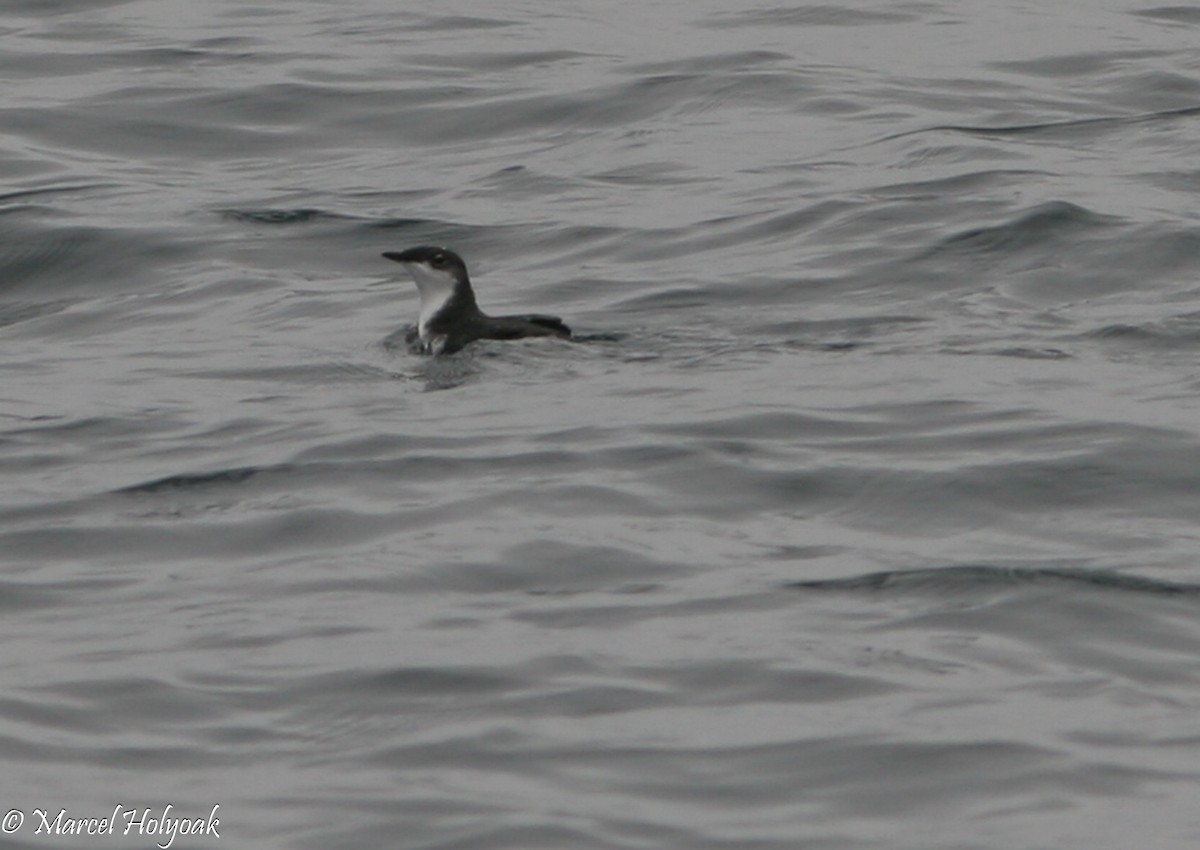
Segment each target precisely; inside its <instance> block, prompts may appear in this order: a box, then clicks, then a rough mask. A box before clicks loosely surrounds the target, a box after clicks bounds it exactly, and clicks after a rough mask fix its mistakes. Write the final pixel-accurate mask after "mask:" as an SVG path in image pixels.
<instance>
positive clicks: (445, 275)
mask: <svg viewBox="0 0 1200 850" xmlns="http://www.w3.org/2000/svg"><path fill="white" fill-rule="evenodd" d="M404 268H406V269H408V273H409V274H410V275H412V277H413V280H415V281H416V282H417V291H418V292H420V293H421V314H420V316H419V317H418V318H417V333H419V334H420V335H421V339H422V340H424V341H425V342H427V343H428V342H430V337H431V334H430V332H429V321H430V320H431V319H432V318H433V317H434V316H436V315H437V314H438V312H439V311H441V309H442V308H443V307H445V306H446V302H448V301H449V300H450V298H451V296H452V295H454V287H455V285H456V284H455V280H454V276H453V275H451V274H450V273H449V272H444V271H438V270H437V269H433V268H430V267H429V266H427V265H425V264H424V263H405V264H404Z"/></svg>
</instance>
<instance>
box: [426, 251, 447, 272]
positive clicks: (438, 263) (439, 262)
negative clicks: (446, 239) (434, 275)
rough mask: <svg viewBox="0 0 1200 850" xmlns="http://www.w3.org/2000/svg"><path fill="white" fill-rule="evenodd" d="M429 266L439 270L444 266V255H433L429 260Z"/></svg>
mask: <svg viewBox="0 0 1200 850" xmlns="http://www.w3.org/2000/svg"><path fill="white" fill-rule="evenodd" d="M429 265H431V266H433V267H434V268H435V269H440V268H441V267H442V266H444V265H446V255H445V254H434V255H433V256H432V257H431V258H430V260H429Z"/></svg>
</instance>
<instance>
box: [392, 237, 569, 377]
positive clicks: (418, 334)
mask: <svg viewBox="0 0 1200 850" xmlns="http://www.w3.org/2000/svg"><path fill="white" fill-rule="evenodd" d="M383 256H384V257H386V258H387V259H389V260H393V261H395V262H397V263H402V264H404V266H405V268H407V269H408V271H409V273H410V274H411V275H412V276H413V279H414V281H415V282H416V284H417V289H418V290H419V291H420V293H421V314H420V319H419V321H418V324H417V327H416V328H414V329H413V333H410V334H409V336H408V341H409V347H410V348H412V349H413V350H414V351H420V352H422V353H428V354H453V353H454V352H456V351H459V350H461V349H462V348H464V347H465V346H467V345H469V344H470V343H472V342H474V341H475V340H477V339H496V340H513V339H528V338H532V337H559V338H563V339H570V338H571V329H570V328H569V327H567V325H566V324H565V323H564V322H563V320H562V319H560V318H558V317H557V316H547V315H543V314H538V313H532V314H525V315H516V316H488V315H487V314H485V313H484V312H483V311H482V310H480V309H479V307H478V306H477V304H476V302H475V293H474V291H473V290H472V289H471V281H470V276H469V274H468V273H467V265H466V263H465V262H463V259H462V257H460V256H459V255H458V254H456V253H454V252H453V251H451V250H449V249H448V248H441V247H437V246H433V245H419V246H417V247H415V248H408V249H406V250H404V251H387V252H385V253H384V254H383Z"/></svg>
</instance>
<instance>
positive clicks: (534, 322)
mask: <svg viewBox="0 0 1200 850" xmlns="http://www.w3.org/2000/svg"><path fill="white" fill-rule="evenodd" d="M487 324H488V327H487V330H486V332H485V334H483V335H485V336H486V338H487V339H524V338H525V337H530V336H557V337H563V338H564V339H570V338H571V329H570V328H569V327H567V326H566V324H564V323H563V320H562V319H560V318H558V316H543V315H541V314H537V313H533V314H530V315H527V316H496V317H494V318H492V319H491V320H489V321H488V323H487Z"/></svg>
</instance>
